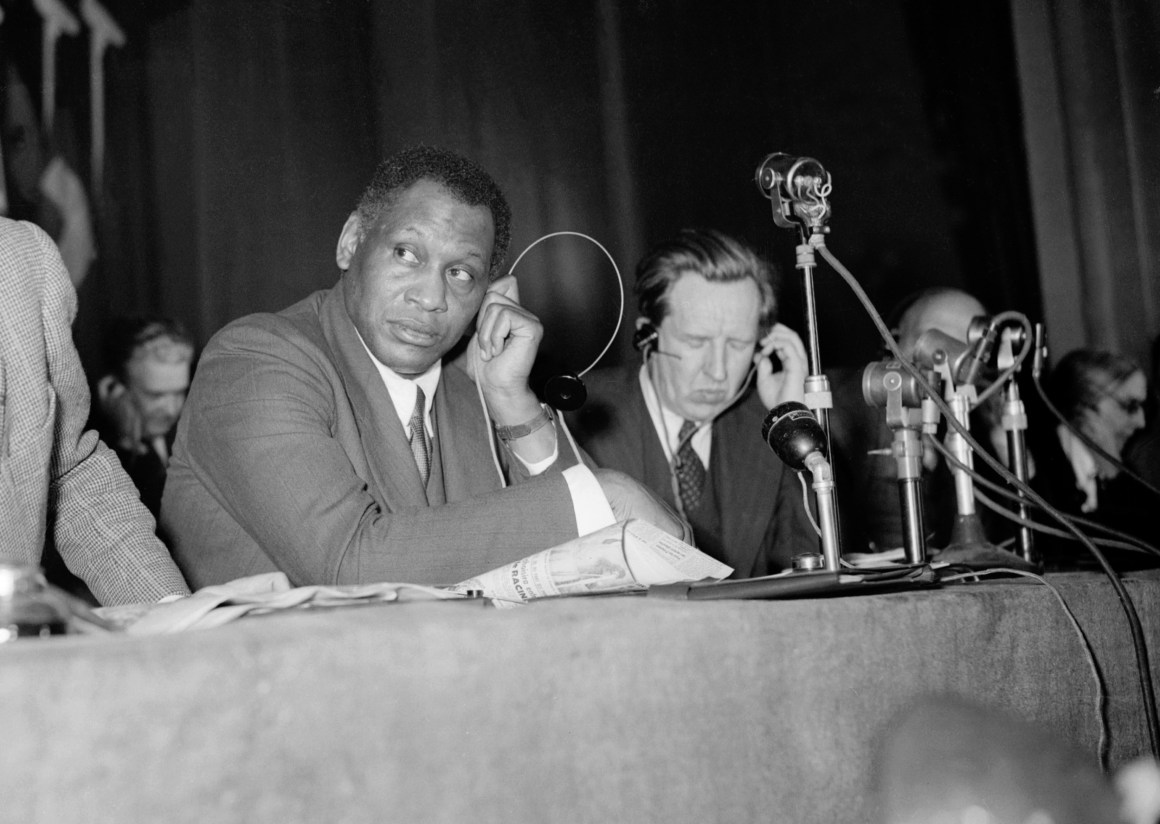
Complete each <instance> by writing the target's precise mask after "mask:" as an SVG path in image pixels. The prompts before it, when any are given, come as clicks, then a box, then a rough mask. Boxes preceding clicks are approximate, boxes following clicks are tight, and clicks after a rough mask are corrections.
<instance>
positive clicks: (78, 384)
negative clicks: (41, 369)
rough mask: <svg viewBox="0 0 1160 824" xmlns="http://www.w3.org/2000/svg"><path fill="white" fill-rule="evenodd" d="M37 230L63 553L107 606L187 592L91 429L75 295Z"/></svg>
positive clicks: (55, 504)
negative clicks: (76, 339) (74, 330)
mask: <svg viewBox="0 0 1160 824" xmlns="http://www.w3.org/2000/svg"><path fill="white" fill-rule="evenodd" d="M34 235H35V240H36V244H37V246H38V254H37V256H36V257H35V259H34V260H32V261H31V262H32V265H33V266H34V267H35V268H37V269H39V270H40V271H39V272H38V273H37V275H36V280H37V282H42V283H43V284H44V294H43V301H42V307H43V322H42V329H43V344H44V348H45V359H46V366H47V370H48V381H49V383H50V385H51V387H52V390H53V392H54V393H55V396H56V404H57V410H56V418H55V427H54V432H53V437H52V446H51V458H50V466H49V487H48V523H49V524H50V527H51V529H52V532H53V537H54V540H55V541H56V546H57V550H58V552H59V553H60V555H61V558H62V559H63V560H64V561H65V563H66V564H67V566H68V568H69V569H70V570H71V571H72V573H73V574H74V575H77V576H78V577H79V578H81V579H83V580H84V582H85V583H86V584H87V585H88V586H89V589H90V590H91V591H92V592H93V594H94V595H95V596H96V597H97V599H98V600H99V601H100V602H101V603H102V604H121V603H136V602H145V601H155V600H157V599H159V598H162V597H164V596H166V595H171V594H188V592H189V589H188V588H187V587H186V585H185V581H184V579H183V578H182V577H181V573H180V572H178V570H177V566H176V565H175V564H174V563H173V559H172V558H171V557H170V555H169V551H168V550H167V549H166V548H165V545H164V544H162V543H161V541H160V540H158V538H157V537H156V535H155V534H154V528H155V523H154V520H153V516H152V515H150V514H149V511H148V510H147V509H146V508H145V507H144V506H143V505H142V504H141V502H140V500H139V499H138V496H137V490H136V488H134V486H133V484H132V482H131V481H130V480H129V478H128V476H126V474H125V472H124V470H123V469H122V468H121V464H120V462H119V461H118V460H117V458H116V456H115V455H114V454H113V452H112V451H111V450H110V449H109V448H108V447H106V446H105V445H104V444H103V443H101V441H100V440H99V439H98V437H97V434H96V432H94V431H92V430H88V431H86V430H85V423H86V420H87V419H88V414H89V390H88V384H87V382H86V380H85V375H84V371H83V369H82V367H81V363H80V358H79V357H78V355H77V351H76V348H75V347H74V346H73V342H72V334H71V326H72V320H73V317H74V316H75V314H76V293H75V292H74V291H73V288H72V286H71V284H70V281H69V279H68V274H67V272H66V271H65V269H64V265H63V263H62V262H61V258H60V255H59V253H58V252H57V251H56V248H55V246H54V245H53V244H52V241H51V240H49V238H48V236H47V235H45V234H44V233H43V232H42V231H40V230H39V229H36V230H35V231H34ZM31 276H32V275H31V273H30V277H31Z"/></svg>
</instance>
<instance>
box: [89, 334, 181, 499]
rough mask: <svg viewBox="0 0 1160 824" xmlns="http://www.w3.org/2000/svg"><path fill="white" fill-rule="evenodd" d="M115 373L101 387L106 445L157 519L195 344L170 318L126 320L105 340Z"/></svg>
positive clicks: (101, 424)
mask: <svg viewBox="0 0 1160 824" xmlns="http://www.w3.org/2000/svg"><path fill="white" fill-rule="evenodd" d="M105 350H106V352H105V363H106V365H107V367H108V368H109V370H110V372H109V373H108V374H107V375H105V376H104V377H102V378H101V379H100V380H99V381H97V398H98V405H97V410H96V412H97V414H96V415H95V416H94V417H95V419H96V424H97V431H98V432H100V435H101V439H102V440H104V442H105V443H106V444H108V445H109V446H111V447H112V448H113V449H114V450H116V452H117V457H118V458H120V459H121V464H122V465H123V466H124V467H125V471H126V472H128V473H129V477H130V478H132V479H133V483H134V484H136V486H137V490H138V491H139V492H140V493H141V501H142V503H144V504H145V506H147V507H149V511H150V512H152V513H153V516H154V517H157V516H158V514H159V513H160V511H161V492H162V490H163V489H164V488H165V468H166V466H168V464H169V451H170V447H171V446H172V445H173V436H174V434H175V432H176V429H177V418H178V416H179V415H180V414H181V408H182V406H184V405H185V393H186V392H187V391H188V390H189V379H190V370H191V367H192V365H193V339H192V338H191V337H190V335H189V333H188V332H186V331H185V327H183V326H182V325H181V324H180V323H178V322H177V321H174V320H169V319H167V318H126V319H121V320H118V321H116V322H114V323H113V325H112V326H111V327H110V330H109V334H108V336H107V338H106V340H105Z"/></svg>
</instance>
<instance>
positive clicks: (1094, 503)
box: [1055, 424, 1100, 512]
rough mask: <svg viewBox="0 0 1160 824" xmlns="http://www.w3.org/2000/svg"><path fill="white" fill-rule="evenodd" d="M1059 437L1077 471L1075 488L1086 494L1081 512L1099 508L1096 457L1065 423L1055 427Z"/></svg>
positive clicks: (1074, 469) (1064, 451)
mask: <svg viewBox="0 0 1160 824" xmlns="http://www.w3.org/2000/svg"><path fill="white" fill-rule="evenodd" d="M1055 433H1056V435H1057V436H1058V437H1059V445H1060V446H1061V447H1063V454H1064V455H1066V456H1067V459H1068V461H1070V462H1071V469H1072V471H1073V472H1075V488H1076V489H1078V490H1079V491H1080V492H1082V493H1083V494H1084V495H1085V496H1086V500H1085V501H1084V502H1083V504H1082V505H1081V506H1080V511H1081V512H1094V511H1095V510H1096V509H1098V508H1099V505H1100V501H1099V484H1098V482H1097V477H1098V475H1099V472H1098V470H1097V468H1096V459H1095V456H1094V455H1092V453H1091V450H1090V449H1088V448H1087V445H1086V444H1085V443H1084V442H1083V441H1081V440H1080V439H1079V438H1077V437H1076V436H1075V435H1073V434H1072V433H1071V430H1070V429H1068V428H1067V427H1066V426H1064V425H1063V424H1060V425H1059V426H1057V427H1056V428H1055Z"/></svg>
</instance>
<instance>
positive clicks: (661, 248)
mask: <svg viewBox="0 0 1160 824" xmlns="http://www.w3.org/2000/svg"><path fill="white" fill-rule="evenodd" d="M686 272H695V273H697V274H699V275H701V276H702V277H703V278H705V280H708V281H710V282H718V283H729V282H731V281H737V280H744V279H745V278H752V279H753V281H754V282H755V283H756V284H757V290H758V292H759V293H760V295H761V305H760V306H759V307H758V309H759V313H758V318H759V323H760V331H761V333H762V334H764V333H765V332H767V331H768V330H769V328H770V327H771V326H773V324H774V322H775V320H776V318H777V297H776V294H775V292H776V289H777V286H778V283H777V271H776V270H775V269H774V267H773V264H771V263H770V262H769V261H767V260H765V259H764V258H763V257H762V256H761V255H759V254H758V253H757V252H756V251H754V250H753V249H752V248H751V247H750V246H748V245H746V244H745V243H743V242H741V241H740V240H738V239H737V238H734V237H730V236H729V235H727V234H725V233H724V232H720V231H717V230H716V229H682V230H681V231H680V233H679V234H678V235H677V236H676V237H674V238H671V239H669V240H666V241H663V242H661V243H658V244H657V245H656V246H654V247H653V248H652V249H651V250H649V252H648V254H646V255H645V256H644V257H643V258H641V261H640V263H638V264H637V266H636V287H635V289H634V292H635V294H636V303H637V311H638V312H639V313H640V315H641V316H642V317H644V318H647V319H648V321H649V322H650V323H652V324H653V325H654V326H660V324H661V321H663V320H664V319H665V316H666V315H668V313H669V303H668V297H669V291H670V290H671V289H672V286H673V284H674V283H675V282H676V281H677V278H679V277H680V276H681V275H683V274H685V273H686Z"/></svg>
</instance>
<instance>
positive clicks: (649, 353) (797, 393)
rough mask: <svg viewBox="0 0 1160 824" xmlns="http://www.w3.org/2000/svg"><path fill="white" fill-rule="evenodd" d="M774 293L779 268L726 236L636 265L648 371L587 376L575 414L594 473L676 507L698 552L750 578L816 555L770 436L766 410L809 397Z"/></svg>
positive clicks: (664, 248)
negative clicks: (764, 436) (598, 470)
mask: <svg viewBox="0 0 1160 824" xmlns="http://www.w3.org/2000/svg"><path fill="white" fill-rule="evenodd" d="M774 292H775V284H774V272H773V269H772V267H771V266H770V265H769V264H768V263H766V262H765V261H764V260H762V259H761V258H760V257H759V256H758V255H757V254H756V253H755V252H754V251H753V250H752V249H750V248H748V247H747V246H745V245H744V244H742V243H741V242H740V241H738V240H735V239H734V238H731V237H729V236H727V235H725V234H723V233H721V232H718V231H714V230H711V229H703V230H685V231H683V232H681V233H680V234H679V235H678V236H677V237H675V238H673V239H672V240H668V241H666V242H663V243H661V244H659V245H658V246H656V247H655V248H653V249H652V251H650V252H649V253H648V254H647V255H646V256H645V257H644V258H643V259H642V260H641V262H640V263H639V264H638V266H637V270H636V297H637V311H638V318H637V321H636V325H637V341H638V344H639V348H640V349H641V351H642V354H643V363H641V364H635V363H633V364H629V365H627V366H625V367H622V368H618V369H611V370H603V371H600V372H596V373H593V374H592V375H590V376H589V377H588V379H587V381H586V383H587V387H588V402H587V403H586V404H585V405H584V407H583V408H581V410H580V411H579V412H577V413H576V414H574V415H573V416H572V417H571V418H570V419H569V422H570V423H571V424H572V426H573V429H574V431H575V433H576V437H577V439H578V440H579V441H580V443H581V445H582V446H583V447H584V448H585V450H586V451H587V452H588V453H589V454H590V455H591V456H592V458H593V460H595V461H596V463H597V464H599V465H600V466H605V467H611V468H613V469H619V470H621V471H622V472H625V473H626V474H628V475H631V476H632V477H634V478H636V479H637V480H639V481H641V482H642V483H644V484H645V485H646V486H648V487H649V488H650V489H652V490H653V492H655V493H656V494H657V495H660V496H661V497H662V498H664V499H665V500H666V501H667V502H668V503H669V504H670V505H672V506H675V507H677V508H679V509H680V510H681V511H682V512H683V513H684V515H685V517H686V518H688V520H689V522H690V523H691V524H692V526H693V534H694V535H695V537H696V543H697V546H698V547H699V548H700V549H701V550H702V551H703V552H706V553H707V554H709V555H712V556H713V557H715V558H717V559H718V560H720V561H722V562H724V563H726V564H729V565H730V566H732V567H733V569H734V573H733V574H734V577H741V578H748V577H752V576H756V575H766V574H769V573H773V572H777V571H779V570H781V569H783V568H785V567H788V566H789V565H790V563H791V560H792V557H793V555H795V554H799V553H808V552H818V551H819V548H818V539H817V536H816V534H815V533H814V531H813V529H812V527H811V526H810V523H809V520H808V518H807V515H806V510H805V505H804V502H803V496H802V488H801V485H800V483H799V481H798V479H797V478H796V477H795V473H794V472H793V471H791V470H790V469H788V468H787V467H786V466H785V464H783V463H782V462H781V461H780V460H779V459H778V457H777V456H776V455H774V454H773V452H771V451H770V450H769V448H768V447H766V446H765V445H764V444H763V443H762V441H761V426H762V421H763V420H764V418H765V415H766V413H767V411H768V410H769V409H771V408H772V407H774V406H777V405H778V404H780V403H782V402H784V401H790V400H796V401H801V400H802V397H803V381H804V379H805V373H806V354H805V347H804V346H803V345H802V342H801V340H800V339H799V338H798V336H797V334H796V333H794V332H793V330H791V329H789V327H787V326H784V325H783V324H780V323H776V322H775V321H776V314H777V302H776V296H775V293H774ZM771 355H776V359H777V360H778V361H780V364H781V367H782V368H781V370H780V371H776V372H775V371H774V367H773V360H771ZM751 370H752V372H754V373H755V379H754V376H752V375H751ZM751 379H754V383H755V384H756V386H755V387H753V386H751V384H750V381H751Z"/></svg>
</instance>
